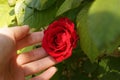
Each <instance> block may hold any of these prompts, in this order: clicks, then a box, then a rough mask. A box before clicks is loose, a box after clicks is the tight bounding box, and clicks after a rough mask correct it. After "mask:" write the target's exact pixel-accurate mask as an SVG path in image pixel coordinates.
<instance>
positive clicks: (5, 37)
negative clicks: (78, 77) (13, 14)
mask: <svg viewBox="0 0 120 80" xmlns="http://www.w3.org/2000/svg"><path fill="white" fill-rule="evenodd" d="M42 38H43V32H34V33H29V27H28V26H22V27H12V28H3V29H0V80H25V77H26V76H28V75H32V74H35V73H38V72H41V71H43V70H45V71H44V72H43V73H42V74H40V75H38V76H36V77H34V78H32V79H31V80H49V79H50V78H51V77H52V76H53V75H54V73H55V72H56V70H57V69H56V68H55V67H53V65H55V64H56V61H55V60H54V59H53V58H52V57H50V56H49V55H48V54H47V53H46V52H45V50H44V49H43V48H42V47H40V48H37V49H35V50H32V51H30V52H26V53H22V54H19V55H18V54H16V51H17V50H19V49H21V48H24V47H26V46H30V45H33V44H36V43H40V42H41V41H42ZM46 46H47V45H46Z"/></svg>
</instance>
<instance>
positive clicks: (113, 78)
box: [100, 72, 120, 80]
mask: <svg viewBox="0 0 120 80" xmlns="http://www.w3.org/2000/svg"><path fill="white" fill-rule="evenodd" d="M100 80H120V74H119V73H117V72H108V73H107V74H105V75H104V76H103V77H102V78H101V79H100Z"/></svg>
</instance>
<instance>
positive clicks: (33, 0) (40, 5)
mask: <svg viewBox="0 0 120 80" xmlns="http://www.w3.org/2000/svg"><path fill="white" fill-rule="evenodd" d="M55 2H56V0H25V4H27V6H28V7H30V8H34V9H37V10H44V9H48V8H49V7H50V6H51V5H53V4H54V3H55Z"/></svg>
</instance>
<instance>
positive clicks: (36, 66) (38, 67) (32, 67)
mask: <svg viewBox="0 0 120 80" xmlns="http://www.w3.org/2000/svg"><path fill="white" fill-rule="evenodd" d="M55 64H56V61H55V60H54V59H53V58H52V57H50V56H48V57H45V58H43V59H40V60H37V61H34V62H31V63H27V64H24V65H22V68H23V71H24V74H25V76H28V75H32V74H35V73H38V72H40V71H43V70H45V69H47V68H48V67H50V66H53V65H55Z"/></svg>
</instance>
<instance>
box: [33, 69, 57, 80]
mask: <svg viewBox="0 0 120 80" xmlns="http://www.w3.org/2000/svg"><path fill="white" fill-rule="evenodd" d="M56 71H57V68H56V67H50V68H49V69H48V70H46V71H45V72H43V73H42V74H40V75H39V76H36V77H34V78H32V79H31V80H49V79H50V78H51V77H52V76H53V75H54V74H55V73H56Z"/></svg>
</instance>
